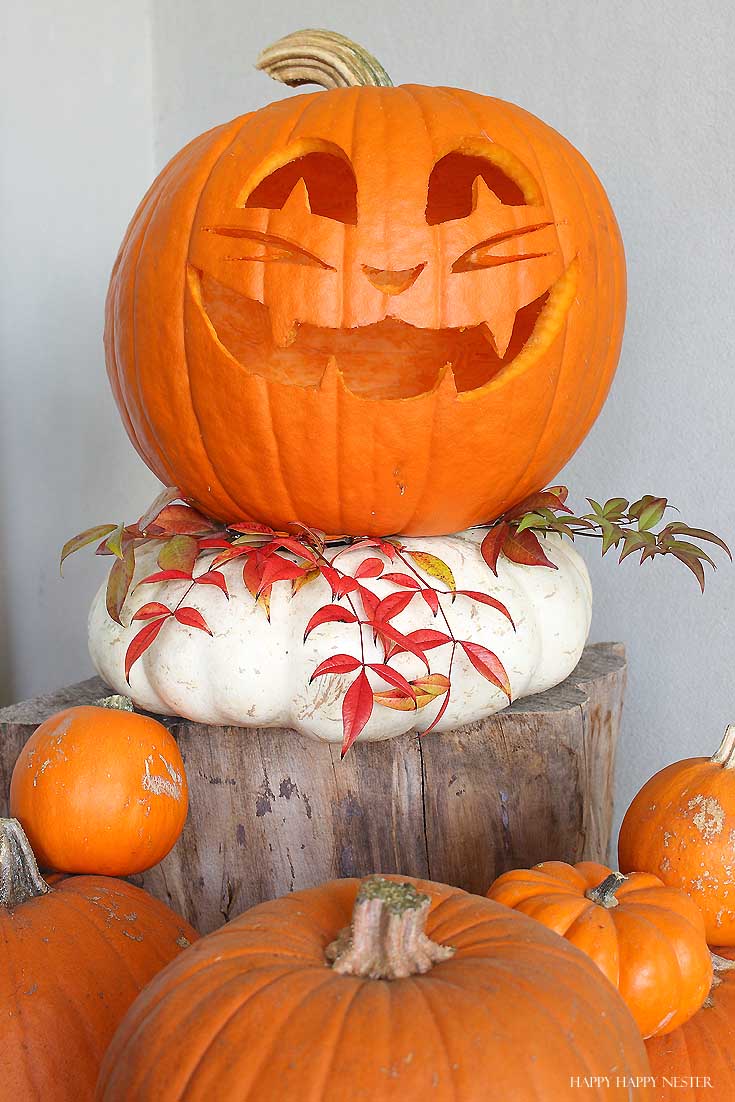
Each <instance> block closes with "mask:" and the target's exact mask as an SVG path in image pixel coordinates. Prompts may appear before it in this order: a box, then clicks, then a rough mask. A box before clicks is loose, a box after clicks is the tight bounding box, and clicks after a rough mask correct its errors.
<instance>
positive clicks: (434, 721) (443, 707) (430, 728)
mask: <svg viewBox="0 0 735 1102" xmlns="http://www.w3.org/2000/svg"><path fill="white" fill-rule="evenodd" d="M450 696H451V690H450V689H447V692H446V695H445V697H444V699H443V700H442V703H441V708H440V709H439V711H438V712H437V713H436V715H435V716H434V718H433V719H432V721H431V723H430V724H429V726H428V727H427V728H426V730H425V731H421V732H420V737H421V738H423V737H424V735H428V733H429V731H433V730H434V728H435V727H436V725H437V723H438V722H439V721H440V719H441V718H442V716H443V715H444V713H445V712H446V710H447V708H448V707H449V698H450Z"/></svg>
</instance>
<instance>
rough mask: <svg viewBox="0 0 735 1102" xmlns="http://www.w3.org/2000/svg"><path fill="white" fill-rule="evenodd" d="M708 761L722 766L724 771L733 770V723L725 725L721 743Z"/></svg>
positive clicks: (734, 729)
mask: <svg viewBox="0 0 735 1102" xmlns="http://www.w3.org/2000/svg"><path fill="white" fill-rule="evenodd" d="M710 760H711V761H715V762H717V763H718V764H719V765H722V766H724V767H725V769H735V723H729V724H728V725H727V727H726V728H725V733H724V735H723V736H722V742H721V743H720V745H719V746H718V747H717V749H716V750H715V752H714V754H713V755H712V757H711V759H710Z"/></svg>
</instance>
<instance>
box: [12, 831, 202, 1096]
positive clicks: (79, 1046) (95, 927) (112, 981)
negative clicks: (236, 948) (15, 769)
mask: <svg viewBox="0 0 735 1102" xmlns="http://www.w3.org/2000/svg"><path fill="white" fill-rule="evenodd" d="M0 852H2V847H1V844H0ZM3 872H5V868H3ZM3 886H4V885H3ZM197 936H198V935H197V933H196V931H195V930H193V929H192V928H191V927H190V926H189V925H188V923H186V922H184V921H183V919H180V918H179V917H178V916H177V915H175V914H174V913H173V912H172V911H170V910H169V909H168V908H167V907H165V906H164V905H163V903H160V902H158V900H156V899H153V898H152V897H151V896H149V895H148V894H147V893H146V892H144V891H141V889H140V888H136V887H134V886H133V885H132V884H128V883H126V882H125V881H123V880H113V879H109V878H107V877H101V876H73V877H66V878H64V879H62V880H60V881H58V882H57V884H56V886H55V887H54V888H53V890H51V891H50V892H49V893H48V894H46V895H39V896H37V897H33V898H28V899H27V900H25V901H23V902H20V903H18V904H17V905H15V906H14V907H12V908H9V909H8V908H6V907H5V906H0V939H1V940H2V945H3V954H2V963H1V964H0V1005H2V1015H3V1016H2V1076H1V1077H0V1099H1V1100H2V1102H21V1100H25V1099H36V1098H38V1099H53V1100H54V1102H78V1100H79V1099H85V1098H91V1097H92V1094H93V1091H94V1084H95V1082H96V1079H97V1075H98V1072H99V1066H100V1063H101V1060H102V1057H103V1055H104V1053H105V1050H106V1049H107V1046H108V1044H109V1042H110V1039H111V1037H112V1035H113V1033H114V1032H115V1029H116V1028H117V1026H118V1024H119V1022H120V1020H121V1018H122V1017H123V1015H124V1014H125V1012H126V1011H127V1009H128V1007H129V1006H130V1004H131V1003H132V1002H133V1000H134V999H135V998H136V996H137V995H138V993H139V992H140V991H141V990H142V988H143V987H144V986H145V985H146V984H147V983H148V981H149V980H150V979H152V978H153V976H154V975H156V973H157V972H159V971H160V969H161V968H163V967H164V965H166V964H168V963H169V961H171V960H173V958H174V957H176V956H178V955H179V953H180V952H181V950H182V949H183V948H185V947H186V946H187V945H188V944H189V942H192V941H194V940H195V939H196V938H197Z"/></svg>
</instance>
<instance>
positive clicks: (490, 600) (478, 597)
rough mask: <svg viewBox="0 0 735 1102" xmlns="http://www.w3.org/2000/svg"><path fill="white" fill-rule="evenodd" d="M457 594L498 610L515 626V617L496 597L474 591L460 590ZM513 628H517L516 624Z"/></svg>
mask: <svg viewBox="0 0 735 1102" xmlns="http://www.w3.org/2000/svg"><path fill="white" fill-rule="evenodd" d="M456 593H457V596H458V597H469V598H470V600H472V601H478V602H479V603H480V604H481V605H488V606H489V607H490V608H494V609H497V611H498V612H501V613H502V614H503V616H505V617H506V619H508V620H510V622H511V624H513V617H512V616H511V614H510V613H509V612H508V609H507V608H506V607H505V605H504V604H503V603H502V602H501V601H496V600H495V598H494V597H490V596H489V595H488V594H487V593H477V592H476V591H475V590H474V589H458V590H457V591H456ZM513 627H514V628H515V624H513Z"/></svg>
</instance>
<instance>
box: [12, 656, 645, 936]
mask: <svg viewBox="0 0 735 1102" xmlns="http://www.w3.org/2000/svg"><path fill="white" fill-rule="evenodd" d="M624 688H625V651H624V648H623V646H622V644H619V643H599V644H595V645H593V646H588V647H587V648H586V649H585V651H584V654H583V656H582V660H581V661H580V663H579V665H578V666H577V668H576V670H575V671H574V673H573V674H572V675H571V676H570V677H569V678H567V680H566V681H565V682H563V684H561V685H559V686H557V687H556V688H555V689H550V690H549V691H548V692H545V693H541V694H540V695H538V696H533V697H529V698H527V699H525V700H522V701H520V702H519V703H517V704H514V705H512V706H511V707H510V708H508V709H506V710H505V711H504V712H499V713H498V714H497V715H494V716H492V717H491V718H489V719H486V720H484V721H482V722H480V723H473V724H469V725H468V726H465V727H461V728H459V729H457V730H456V731H453V732H451V733H447V732H444V733H442V734H430V735H428V736H427V737H426V738H424V739H419V738H417V737H416V736H415V735H405V736H403V737H401V738H397V739H392V740H390V741H387V742H365V743H361V742H359V741H358V742H357V743H356V744H355V745H354V746H353V748H352V749H351V750H350V752H349V754H348V755H347V757H346V758H345V759H344V761H340V757H339V746H338V745H336V744H330V743H325V742H317V741H312V740H310V739H307V738H305V737H303V736H301V735H299V734H297V733H295V732H294V731H289V730H282V729H255V730H248V731H244V730H240V729H236V728H229V727H206V726H202V725H198V724H195V723H189V722H188V721H186V720H183V719H169V718H166V719H164V720H163V722H165V723H166V725H167V726H168V727H169V728H170V730H171V731H172V733H173V734H174V736H175V737H176V739H177V741H178V743H179V748H180V750H181V753H182V756H183V758H184V762H185V764H186V770H187V775H188V778H189V789H190V809H189V818H188V820H187V824H186V828H185V830H184V834H183V836H182V838H181V840H180V841H179V843H178V845H177V846H176V847H175V849H174V850H173V852H172V853H171V854H169V856H168V857H167V858H166V859H165V861H163V862H162V863H161V864H160V865H158V866H157V867H156V868H153V869H151V870H150V871H149V872H146V873H144V874H143V875H142V876H136V877H133V878H132V879H133V880H135V882H136V883H139V884H142V885H143V887H145V888H147V889H148V890H149V891H150V892H152V893H153V895H156V896H158V897H159V898H160V899H162V900H164V901H165V902H167V903H169V904H170V905H171V906H172V907H173V908H174V910H176V911H178V912H179V913H180V914H182V915H183V916H184V917H185V918H187V919H188V921H189V922H191V923H192V924H193V925H194V926H195V927H196V928H197V929H199V930H200V931H201V932H202V933H205V932H207V931H209V930H213V929H215V928H216V927H217V926H220V925H222V923H223V922H225V921H226V920H227V919H229V918H230V917H232V916H234V915H236V914H239V913H240V912H241V911H243V910H245V908H247V907H250V906H251V905H253V904H254V903H259V902H261V901H262V900H264V899H271V898H273V897H275V896H278V895H282V894H284V893H285V892H289V891H294V890H295V889H298V888H305V887H310V886H311V885H314V884H317V883H319V882H320V881H323V880H328V879H331V878H333V877H338V876H364V875H366V874H368V873H372V872H397V873H405V874H407V875H411V876H419V877H427V878H430V879H432V880H439V881H445V882H447V883H449V884H458V885H460V886H461V887H463V888H466V889H468V890H469V891H472V892H478V893H484V892H485V891H486V890H487V888H488V887H489V885H490V883H491V881H492V880H493V879H494V878H495V877H496V876H498V875H499V874H500V873H501V872H503V871H505V870H506V869H509V868H514V867H520V866H527V865H532V864H535V863H536V862H537V861H543V860H547V859H550V858H556V859H561V860H565V861H580V860H585V859H586V860H597V861H600V860H601V861H604V860H605V859H606V856H607V851H608V846H609V841H610V830H611V820H612V795H613V770H614V759H615V747H616V742H617V737H618V732H619V728H620V715H621V710H622V705H623V694H624ZM107 692H108V690H107V688H106V687H105V685H104V684H103V682H102V681H100V680H99V678H91V679H90V680H89V681H84V682H82V683H81V684H79V685H73V686H71V687H70V688H67V689H63V690H61V691H60V692H57V693H53V694H51V695H48V696H45V697H42V698H39V699H37V700H32V701H26V702H25V703H23V704H17V705H14V706H13V707H10V708H5V709H3V710H0V812H1V813H2V814H3V815H5V814H7V810H6V806H7V805H6V795H7V792H8V790H9V785H10V776H11V773H12V769H13V764H14V762H15V759H16V756H17V754H18V752H19V750H20V748H21V746H22V745H23V744H24V743H25V741H26V739H27V738H28V737H29V736H30V734H31V732H32V731H33V730H34V729H35V727H36V726H37V725H38V724H39V723H40V722H41V721H42V720H44V719H45V718H46V717H47V716H49V715H51V714H52V713H54V712H56V711H59V710H60V709H61V708H64V707H68V706H70V705H72V704H83V703H91V702H92V701H94V700H96V699H98V698H99V697H101V696H105V695H106V694H107Z"/></svg>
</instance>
